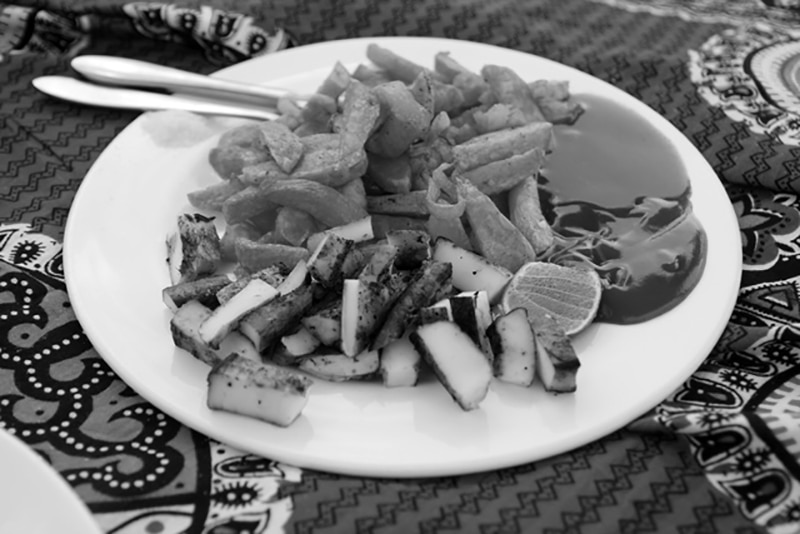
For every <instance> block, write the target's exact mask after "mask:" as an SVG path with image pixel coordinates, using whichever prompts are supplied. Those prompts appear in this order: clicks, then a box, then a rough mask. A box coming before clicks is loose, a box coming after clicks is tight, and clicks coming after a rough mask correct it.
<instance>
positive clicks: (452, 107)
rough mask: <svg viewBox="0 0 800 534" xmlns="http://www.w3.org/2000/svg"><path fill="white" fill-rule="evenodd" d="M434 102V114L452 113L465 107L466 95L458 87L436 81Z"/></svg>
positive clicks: (434, 84)
mask: <svg viewBox="0 0 800 534" xmlns="http://www.w3.org/2000/svg"><path fill="white" fill-rule="evenodd" d="M433 100H434V104H433V112H434V113H441V112H442V111H445V112H447V113H451V112H454V111H456V110H458V109H460V108H462V107H463V106H464V95H463V94H462V93H461V90H460V89H459V88H458V87H456V86H454V85H449V84H446V83H440V82H436V81H434V83H433Z"/></svg>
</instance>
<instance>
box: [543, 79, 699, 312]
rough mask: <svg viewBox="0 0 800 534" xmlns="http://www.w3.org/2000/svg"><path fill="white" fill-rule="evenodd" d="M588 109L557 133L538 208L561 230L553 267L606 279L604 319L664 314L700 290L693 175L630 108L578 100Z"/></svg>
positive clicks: (583, 97) (601, 100)
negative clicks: (586, 268) (580, 267)
mask: <svg viewBox="0 0 800 534" xmlns="http://www.w3.org/2000/svg"><path fill="white" fill-rule="evenodd" d="M575 98H576V99H577V100H578V101H579V102H581V103H582V104H583V106H584V108H585V112H584V113H583V114H582V115H581V116H580V117H579V118H578V120H577V122H576V123H575V124H574V125H559V126H556V127H555V143H556V144H555V149H554V151H553V153H552V154H550V156H549V157H548V161H547V165H546V168H544V169H543V170H542V190H541V198H542V205H543V209H544V212H545V215H546V217H547V218H548V219H549V221H550V223H551V224H552V226H553V228H554V229H555V231H556V232H557V234H558V236H559V237H558V239H557V247H556V248H555V252H554V253H553V254H552V255H551V257H550V259H551V261H556V262H558V263H565V262H571V261H588V262H589V263H590V264H591V265H592V266H593V267H594V268H595V269H596V270H597V272H598V273H599V274H600V277H601V278H602V280H603V286H604V291H603V297H602V300H601V302H600V309H599V311H598V317H597V318H598V320H600V321H606V322H611V323H618V324H631V323H637V322H641V321H645V320H648V319H651V318H653V317H656V316H658V315H661V314H662V313H664V312H666V311H668V310H670V309H672V308H673V307H675V306H676V305H677V304H679V303H680V302H681V301H682V300H683V299H684V298H685V297H686V296H687V295H688V294H689V293H690V292H691V290H692V289H693V288H694V287H695V286H696V285H697V283H698V281H699V280H700V276H701V275H702V272H703V268H704V267H705V258H706V251H707V248H708V243H707V239H706V234H705V232H704V230H703V228H702V226H701V224H700V222H699V221H698V219H697V217H696V216H695V215H694V214H693V213H692V205H691V201H690V197H691V187H690V182H689V175H688V171H687V169H686V168H685V167H684V166H683V164H682V162H681V161H680V159H679V157H678V154H677V152H676V151H675V149H674V147H673V146H672V144H671V143H670V142H669V140H668V139H667V138H666V137H665V136H664V135H663V134H662V133H661V132H660V131H658V130H657V129H656V128H654V127H653V126H652V125H650V124H649V123H647V122H646V121H643V120H642V119H641V118H640V117H639V116H638V115H637V114H636V113H634V112H632V111H631V110H629V109H628V108H626V107H624V106H622V105H620V104H618V103H616V102H614V101H612V100H609V99H606V98H603V97H598V96H594V95H583V94H577V95H575Z"/></svg>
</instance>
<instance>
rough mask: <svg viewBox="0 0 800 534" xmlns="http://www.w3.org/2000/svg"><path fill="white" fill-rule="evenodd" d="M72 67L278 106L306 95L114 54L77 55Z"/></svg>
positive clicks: (133, 83)
mask: <svg viewBox="0 0 800 534" xmlns="http://www.w3.org/2000/svg"><path fill="white" fill-rule="evenodd" d="M71 65H72V68H74V69H75V70H76V71H78V72H79V73H80V74H82V75H83V76H85V77H86V78H88V79H90V80H92V81H95V82H99V83H104V84H108V85H119V86H128V87H144V88H148V89H161V90H165V91H169V92H178V93H185V94H191V95H197V96H203V97H212V98H221V99H225V100H235V101H247V102H250V103H259V104H263V105H264V106H266V107H270V108H273V109H274V108H275V107H276V106H277V103H278V99H279V98H282V97H288V98H292V99H293V100H295V101H302V100H305V99H304V98H303V97H301V96H299V95H296V94H294V93H292V92H291V91H287V90H285V89H280V88H277V87H267V86H263V85H258V84H253V83H244V82H236V81H232V80H224V79H220V78H213V77H211V76H206V75H204V74H197V73H194V72H189V71H185V70H181V69H176V68H173V67H165V66H163V65H157V64H155V63H148V62H146V61H139V60H136V59H127V58H121V57H115V56H95V55H86V56H78V57H76V58H74V59H73V60H72V62H71Z"/></svg>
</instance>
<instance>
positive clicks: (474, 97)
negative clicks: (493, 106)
mask: <svg viewBox="0 0 800 534" xmlns="http://www.w3.org/2000/svg"><path fill="white" fill-rule="evenodd" d="M452 85H453V87H455V88H456V89H458V90H459V92H460V93H461V97H462V99H463V102H462V103H461V106H463V107H471V106H475V105H477V104H478V103H480V101H481V100H482V98H483V96H484V95H485V94H486V93H487V92H488V91H489V90H490V89H489V85H488V84H487V83H486V81H485V80H484V79H483V78H481V77H480V76H479V75H477V74H475V73H473V72H461V73H459V74H456V76H455V78H453V82H452Z"/></svg>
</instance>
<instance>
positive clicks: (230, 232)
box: [219, 222, 263, 261]
mask: <svg viewBox="0 0 800 534" xmlns="http://www.w3.org/2000/svg"><path fill="white" fill-rule="evenodd" d="M262 234H263V232H261V231H260V230H259V229H258V228H256V227H255V226H254V225H253V224H252V223H250V222H239V223H234V224H228V225H226V226H225V230H224V231H223V233H222V237H220V239H219V250H220V254H222V260H223V261H235V260H236V250H235V249H234V243H235V242H236V239H238V238H240V237H243V238H245V239H249V240H251V241H255V240H257V239H258V238H259V237H260V236H261V235H262Z"/></svg>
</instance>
